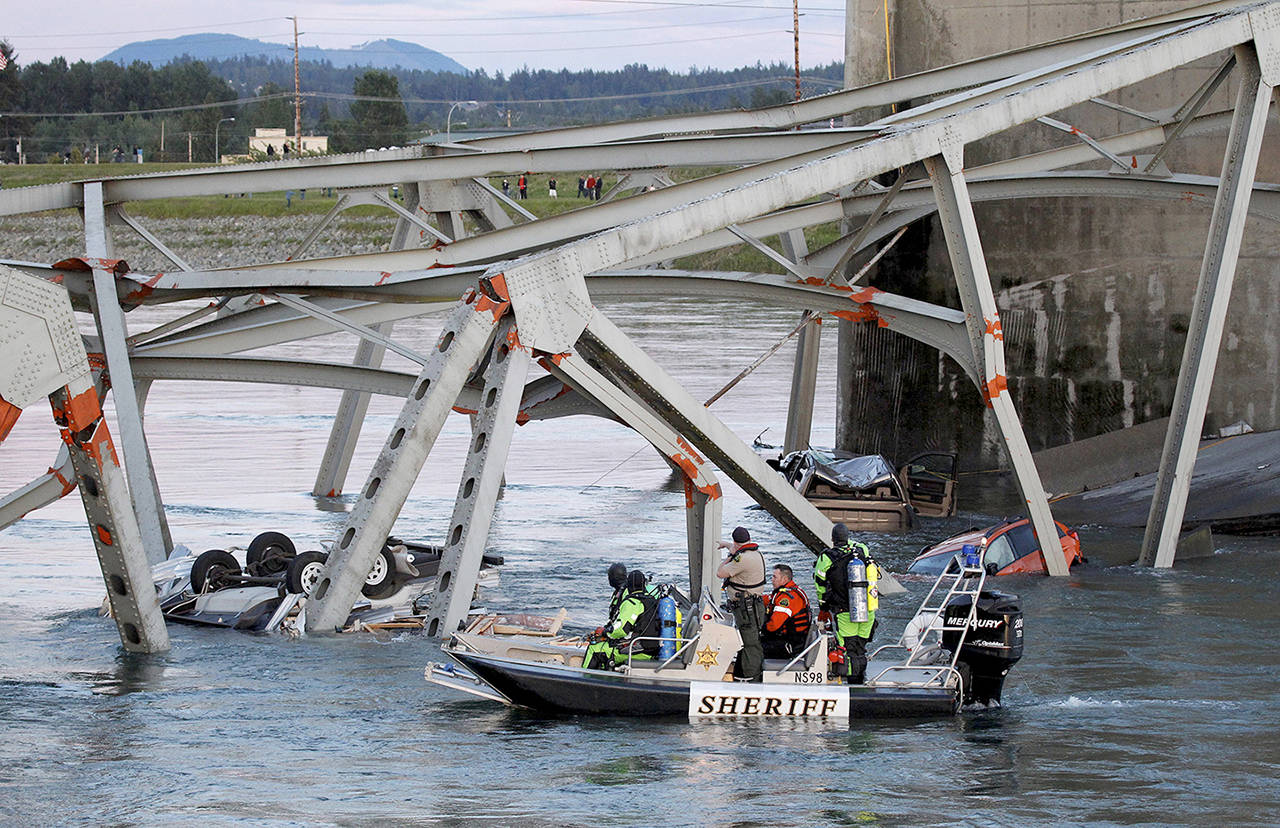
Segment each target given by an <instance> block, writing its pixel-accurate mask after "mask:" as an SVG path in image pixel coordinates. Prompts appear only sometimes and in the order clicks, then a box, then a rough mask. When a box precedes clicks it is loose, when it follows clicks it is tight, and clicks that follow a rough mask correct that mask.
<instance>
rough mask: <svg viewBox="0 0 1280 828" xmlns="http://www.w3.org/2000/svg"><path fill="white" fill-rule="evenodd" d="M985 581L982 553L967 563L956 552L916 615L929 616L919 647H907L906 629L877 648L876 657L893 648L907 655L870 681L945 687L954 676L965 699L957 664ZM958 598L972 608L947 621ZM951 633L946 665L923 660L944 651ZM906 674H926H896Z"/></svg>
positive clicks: (912, 685) (985, 571) (962, 678)
mask: <svg viewBox="0 0 1280 828" xmlns="http://www.w3.org/2000/svg"><path fill="white" fill-rule="evenodd" d="M986 582H987V570H986V568H985V567H984V566H983V564H982V558H981V555H979V558H978V562H977V563H976V564H967V563H966V562H965V560H964V558H963V556H962V553H957V554H956V555H955V556H954V557H953V558H952V559H951V561H950V562H949V563H948V564H947V566H946V568H945V569H943V571H942V572H941V574H939V575H938V579H937V580H936V581H934V583H933V587H932V588H931V589H930V590H929V594H928V595H926V596H925V599H924V601H923V602H922V603H921V604H920V609H918V610H917V611H916V614H915V616H913V618H922V617H923V618H925V619H926V621H925V628H924V631H923V632H922V633H921V634H920V639H919V641H918V642H917V643H916V646H915V647H908V646H907V644H906V635H907V633H906V631H905V630H904V631H903V634H902V635H901V636H900V637H899V638H898V641H897V642H896V643H893V644H885V645H883V646H881V647H878V648H876V650H875V651H874V652H873V653H872V654H871V658H875V657H876V656H877V655H879V654H880V653H882V652H884V651H885V650H890V649H904V650H907V658H906V660H905V661H903V662H902V663H901V664H891V665H889V666H888V667H885V668H884V669H882V670H881V671H880V672H879V673H877V674H876V676H875V677H874V678H872V679H871V680H870V681H869V682H867V683H868V684H875V683H877V682H879V681H880V680H881V679H885V678H886V677H888V680H890V681H892V682H894V683H895V684H899V685H904V686H909V687H929V686H933V685H939V686H943V687H945V686H947V685H948V684H949V683H950V679H952V678H954V679H955V681H956V686H957V687H958V688H959V691H960V698H964V676H963V675H961V673H960V671H959V670H958V669H956V663H957V662H958V661H959V659H960V651H961V649H962V648H963V647H964V643H965V640H966V639H967V638H968V636H969V631H970V630H971V629H973V623H974V620H975V619H976V618H977V614H978V597H979V596H980V595H981V594H982V590H983V587H985V586H986ZM943 590H945V594H943V596H942V598H941V599H939V600H938V601H937V603H933V602H934V600H935V596H936V595H938V593H939V592H942V591H943ZM957 597H967V598H969V611H968V612H967V613H966V614H965V617H964V619H963V621H960V622H953V623H950V624H948V623H947V615H946V613H947V608H948V607H949V606H951V601H952V599H954V598H957ZM949 632H952V633H956V634H957V639H956V643H955V647H954V648H952V649H951V656H950V658H949V660H948V661H947V662H946V663H945V664H928V663H925V662H924V661H923V660H922V659H923V658H924V656H925V654H926V653H929V654H933V653H937V652H940V651H942V650H943V639H944V637H945V635H946V634H947V633H949ZM903 673H912V674H916V675H919V674H921V673H923V674H924V675H923V677H921V678H899V677H894V675H893V674H898V675H899V676H901V675H902V674H903Z"/></svg>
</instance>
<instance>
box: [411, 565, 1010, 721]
mask: <svg viewBox="0 0 1280 828" xmlns="http://www.w3.org/2000/svg"><path fill="white" fill-rule="evenodd" d="M985 585H986V570H985V569H984V567H983V566H982V561H981V558H980V555H978V554H974V553H972V552H970V553H969V555H968V556H967V557H966V555H965V554H964V553H961V554H958V555H956V556H955V558H954V559H953V561H952V563H951V565H949V566H948V567H947V568H946V570H945V571H944V572H942V573H941V574H940V575H939V576H938V578H937V580H936V581H935V582H934V584H933V587H932V589H930V590H929V594H928V595H927V596H926V598H925V600H924V602H923V603H922V604H921V605H920V608H919V610H918V611H917V613H916V615H915V617H914V618H913V619H912V621H911V623H909V624H908V625H907V629H906V630H905V631H904V633H903V635H902V637H900V638H899V640H898V641H897V642H895V643H893V644H888V645H885V646H883V647H880V648H879V649H877V650H875V651H874V652H873V653H871V655H870V659H869V664H868V667H867V681H866V683H865V684H854V685H850V684H844V683H841V682H840V680H839V679H833V678H832V677H831V676H830V675H828V663H829V662H828V657H827V656H828V652H829V648H830V646H831V643H830V638H831V636H830V633H827V632H822V631H819V630H817V629H816V627H817V625H815V630H814V631H813V633H811V635H810V640H809V643H808V646H807V647H806V648H805V649H804V651H802V652H801V653H799V654H798V655H796V656H795V657H794V658H792V659H790V660H789V661H781V660H766V661H765V670H764V681H763V682H762V683H748V682H743V681H735V680H734V679H733V676H732V667H733V660H734V658H735V657H736V656H737V653H738V651H739V650H740V649H741V647H742V639H741V637H740V636H739V635H738V631H737V629H735V628H734V626H733V620H732V617H731V616H729V615H727V614H726V613H724V612H722V611H721V610H720V608H719V607H717V606H716V605H715V602H714V601H713V600H712V599H711V595H710V593H709V592H707V591H704V592H703V594H702V596H701V600H700V602H699V612H697V613H691V614H690V617H689V618H688V620H687V621H686V624H685V629H684V631H683V635H682V637H681V639H679V640H678V641H677V642H676V643H678V645H679V646H678V648H677V649H676V651H675V653H674V655H671V656H670V657H668V658H665V659H661V660H653V661H640V660H636V661H629V663H627V664H625V665H619V666H618V667H617V668H616V669H615V670H588V669H586V668H584V667H583V666H582V663H583V653H584V651H585V645H584V644H583V643H582V642H581V641H580V640H579V641H556V640H547V639H545V638H543V639H539V638H535V637H532V636H521V635H516V636H494V635H476V634H470V633H455V634H454V635H453V636H452V637H451V639H450V640H449V642H448V643H447V644H446V645H445V647H444V652H445V653H446V654H447V655H448V656H449V657H450V658H451V659H452V660H453V663H436V662H432V663H429V664H428V665H427V667H426V671H425V675H426V679H427V681H429V682H432V683H434V684H439V685H443V686H446V687H450V688H453V689H455V690H461V691H463V692H467V693H471V694H473V695H478V696H481V697H483V698H486V699H490V700H492V701H495V702H500V703H502V704H506V705H511V706H515V707H525V708H531V709H534V710H539V711H545V712H549V713H570V714H598V715H613V716H688V717H690V718H716V717H741V716H751V717H757V716H762V717H763V716H767V717H779V718H782V717H786V718H797V719H819V720H830V721H833V722H839V721H844V720H854V719H867V718H882V717H883V718H903V717H929V716H951V715H954V714H955V713H956V712H958V711H959V710H960V708H961V707H962V706H963V705H966V704H983V705H989V704H998V703H999V701H1000V695H1001V690H1002V688H1003V686H1004V679H1005V676H1006V675H1008V672H1009V669H1010V668H1011V667H1012V666H1013V665H1014V664H1015V663H1016V662H1017V661H1018V659H1020V658H1021V657H1022V636H1023V619H1022V609H1021V605H1020V602H1019V600H1018V597H1017V596H1016V595H1010V594H1007V593H1001V592H995V591H989V590H987V589H986V588H985Z"/></svg>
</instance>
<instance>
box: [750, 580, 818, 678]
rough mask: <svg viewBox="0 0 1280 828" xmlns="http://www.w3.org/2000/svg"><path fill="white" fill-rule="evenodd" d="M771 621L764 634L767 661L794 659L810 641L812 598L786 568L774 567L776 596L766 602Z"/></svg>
mask: <svg viewBox="0 0 1280 828" xmlns="http://www.w3.org/2000/svg"><path fill="white" fill-rule="evenodd" d="M764 605H765V610H766V611H767V612H768V614H769V615H768V620H766V621H765V623H764V630H762V631H761V633H760V643H761V644H762V645H763V646H764V657H765V658H794V657H795V656H796V654H797V653H799V652H801V651H802V650H804V645H805V644H806V643H807V641H808V638H809V625H810V623H811V619H810V617H809V596H807V595H805V594H804V590H803V589H801V588H800V587H799V586H797V585H796V582H795V573H794V572H792V570H791V567H789V566H787V565H786V564H776V565H775V566H774V567H773V593H772V594H771V595H769V596H768V597H766V598H765V601H764Z"/></svg>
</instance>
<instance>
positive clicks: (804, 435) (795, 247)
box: [778, 230, 822, 454]
mask: <svg viewBox="0 0 1280 828" xmlns="http://www.w3.org/2000/svg"><path fill="white" fill-rule="evenodd" d="M778 241H780V242H782V252H783V254H784V255H785V256H786V257H787V258H788V259H790V260H791V261H793V262H796V263H797V264H801V263H803V262H804V260H805V257H806V256H808V255H809V243H808V241H807V240H806V239H805V237H804V230H791V231H788V232H786V233H779V234H778ZM805 315H806V316H808V315H809V314H808V313H807V312H806V314H805ZM821 324H822V319H821V318H818V319H814V320H813V321H812V322H811V323H810V324H808V325H805V326H804V327H803V328H801V329H800V334H799V336H798V338H797V339H796V358H795V366H794V368H793V369H792V371H791V399H790V401H789V402H788V403H787V428H786V431H785V433H784V435H783V439H782V452H783V454H786V453H788V452H792V451H799V450H800V449H805V448H808V447H809V435H810V433H811V432H812V431H813V399H814V391H815V389H816V388H817V386H818V346H819V344H820V342H821V338H822V329H821V328H819V327H818V326H819V325H821Z"/></svg>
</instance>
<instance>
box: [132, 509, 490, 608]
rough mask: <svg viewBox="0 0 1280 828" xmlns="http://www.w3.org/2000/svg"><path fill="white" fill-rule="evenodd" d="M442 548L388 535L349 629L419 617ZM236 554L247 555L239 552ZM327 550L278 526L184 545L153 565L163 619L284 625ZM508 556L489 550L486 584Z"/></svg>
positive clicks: (483, 566)
mask: <svg viewBox="0 0 1280 828" xmlns="http://www.w3.org/2000/svg"><path fill="white" fill-rule="evenodd" d="M443 551H444V549H443V547H440V546H433V545H427V544H420V543H406V542H404V541H401V540H399V539H398V538H394V537H389V538H387V539H386V541H385V542H384V543H383V546H382V551H381V552H380V553H379V555H378V557H377V559H376V560H375V561H374V564H373V567H372V568H371V569H370V570H369V574H368V576H366V578H365V582H364V584H363V585H362V586H361V593H362V594H363V596H364V599H365V600H363V601H361V602H360V603H358V604H356V606H355V607H353V608H352V614H351V616H350V617H349V618H348V622H347V625H346V626H347V627H353V626H357V625H358V624H359V623H360V622H361V621H370V620H373V619H375V618H376V619H378V620H384V619H385V620H391V619H402V620H403V619H406V618H413V617H415V616H416V615H417V614H419V613H420V612H421V611H422V610H424V609H425V601H424V600H423V599H424V598H425V596H429V595H430V594H431V593H433V592H434V591H435V584H436V574H437V573H438V572H439V569H440V557H441V554H442V552H443ZM237 553H240V554H241V557H237ZM328 558H329V555H328V553H327V552H322V551H320V550H312V551H306V552H301V553H299V552H298V551H297V548H296V547H295V546H294V543H293V541H292V540H291V539H290V538H289V537H288V536H287V535H284V534H282V533H280V532H263V533H262V534H260V535H258V536H257V537H255V538H254V539H253V540H252V541H251V542H250V543H249V546H248V547H247V548H245V549H243V550H239V549H236V548H234V547H233V548H232V549H210V550H208V551H206V552H202V553H200V554H199V555H196V554H194V553H191V552H186V551H185V550H183V551H179V552H176V554H175V555H173V556H171V557H170V559H169V560H167V561H165V562H164V563H162V564H158V565H157V566H155V567H153V569H152V577H153V580H154V581H155V584H156V589H157V592H158V594H159V598H160V609H161V612H163V613H164V617H165V619H167V620H169V621H176V622H178V623H183V624H197V625H204V626H214V627H228V628H231V629H237V630H250V631H271V630H278V629H280V628H281V626H282V625H284V624H285V623H286V621H287V620H288V619H289V618H290V617H291V616H293V615H296V614H297V612H298V610H299V609H300V608H301V606H302V604H303V601H304V599H305V598H306V597H307V596H309V595H310V594H311V591H312V590H313V589H314V588H315V586H316V584H317V583H318V582H319V581H320V576H321V574H322V573H323V571H324V567H325V564H326V563H327V561H328ZM502 563H503V559H502V557H501V556H498V555H485V556H484V560H483V563H482V564H481V570H480V583H481V584H482V585H486V586H487V585H490V584H492V583H495V582H496V580H497V572H496V567H498V566H501V565H502Z"/></svg>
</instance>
